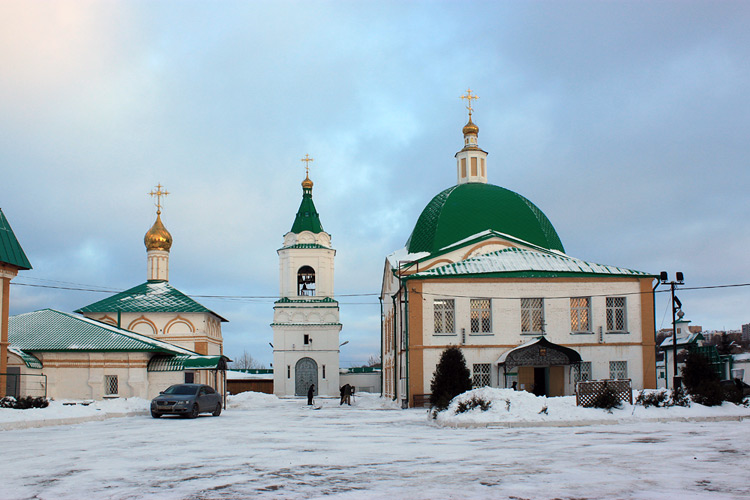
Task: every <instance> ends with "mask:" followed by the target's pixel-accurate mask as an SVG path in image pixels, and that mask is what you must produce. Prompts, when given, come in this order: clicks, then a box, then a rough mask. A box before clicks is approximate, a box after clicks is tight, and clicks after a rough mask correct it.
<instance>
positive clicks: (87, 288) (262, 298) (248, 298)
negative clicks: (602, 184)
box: [10, 280, 750, 305]
mask: <svg viewBox="0 0 750 500" xmlns="http://www.w3.org/2000/svg"><path fill="white" fill-rule="evenodd" d="M44 281H50V282H52V283H69V282H64V281H54V280H44ZM10 284H11V285H14V286H27V287H33V288H47V289H53V290H67V291H78V292H94V293H122V292H123V290H114V289H107V288H99V287H97V285H81V286H79V287H75V286H59V285H43V284H34V283H18V282H11V283H10ZM72 284H75V283H72ZM747 286H750V283H735V284H724V285H705V286H694V287H680V290H681V291H690V290H712V289H719V288H740V287H747ZM91 287H94V288H91ZM667 292H669V290H656V291H655V292H654V293H657V294H658V293H667ZM418 293H420V294H421V295H423V296H426V295H429V296H434V297H455V298H476V297H477V295H476V294H473V295H457V294H443V293H435V292H418ZM649 293H651V292H648V291H644V292H640V291H639V292H626V293H618V294H616V295H620V296H622V295H644V294H649ZM186 295H187V296H188V297H191V298H201V299H213V300H226V301H237V302H254V301H255V302H266V301H271V300H273V301H275V300H277V299H278V298H279V297H278V296H277V295H198V294H196V295H190V294H186ZM611 295H612V293H611V292H610V293H603V294H594V295H587V296H588V297H609V296H611ZM377 296H380V293H377V292H371V293H344V294H338V295H334V297H377ZM483 298H492V299H506V300H518V299H522V298H528V297H520V296H519V297H504V296H503V297H501V296H490V297H488V296H484V297H483ZM544 298H546V299H567V298H570V295H560V296H552V297H549V296H548V297H544ZM340 304H344V305H378V304H379V303H378V302H340Z"/></svg>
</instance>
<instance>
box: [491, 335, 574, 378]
mask: <svg viewBox="0 0 750 500" xmlns="http://www.w3.org/2000/svg"><path fill="white" fill-rule="evenodd" d="M580 362H581V355H580V354H578V352H576V351H575V350H573V349H571V348H569V347H563V346H561V345H558V344H553V343H552V342H550V341H549V340H547V339H546V338H544V337H537V338H535V339H534V340H531V341H529V342H526V343H525V344H521V345H519V346H518V347H514V348H513V349H510V350H508V351H505V352H504V353H503V354H502V355H501V356H500V357H499V358H497V361H496V362H495V363H496V364H497V365H503V367H504V369H505V371H506V372H508V371H509V370H512V369H513V368H516V367H519V366H559V365H573V364H578V363H580Z"/></svg>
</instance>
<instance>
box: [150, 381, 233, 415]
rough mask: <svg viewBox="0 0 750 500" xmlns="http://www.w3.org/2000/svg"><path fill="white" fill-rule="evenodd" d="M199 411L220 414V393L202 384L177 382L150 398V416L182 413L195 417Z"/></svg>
mask: <svg viewBox="0 0 750 500" xmlns="http://www.w3.org/2000/svg"><path fill="white" fill-rule="evenodd" d="M200 413H211V414H213V416H214V417H218V416H219V415H221V395H220V394H219V393H218V392H216V391H215V390H214V389H213V387H210V386H208V385H203V384H177V385H173V386H171V387H170V388H169V389H167V390H166V391H163V392H161V393H159V396H156V397H155V398H154V399H153V400H151V416H152V417H154V418H159V417H161V416H162V415H182V416H183V417H188V418H196V417H197V416H198V415H199V414H200Z"/></svg>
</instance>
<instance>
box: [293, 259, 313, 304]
mask: <svg viewBox="0 0 750 500" xmlns="http://www.w3.org/2000/svg"><path fill="white" fill-rule="evenodd" d="M297 295H306V296H309V297H312V296H313V295H315V269H313V268H312V267H310V266H302V267H300V268H299V271H297Z"/></svg>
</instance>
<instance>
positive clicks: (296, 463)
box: [0, 394, 750, 500]
mask: <svg viewBox="0 0 750 500" xmlns="http://www.w3.org/2000/svg"><path fill="white" fill-rule="evenodd" d="M320 404H321V405H322V408H321V409H320V410H312V409H310V408H309V407H306V406H305V405H304V401H301V400H278V399H276V398H275V397H273V396H267V395H260V394H248V395H242V396H241V397H238V398H235V399H234V400H233V402H232V404H231V406H232V407H230V408H229V409H228V410H226V411H225V412H224V413H223V414H222V415H221V417H218V418H216V417H211V416H202V417H200V418H198V419H196V420H183V419H179V418H161V419H158V420H157V419H152V418H150V417H147V416H134V417H127V418H115V419H109V420H105V421H95V422H89V423H83V424H76V425H67V426H55V427H45V428H36V429H23V430H12V431H4V432H0V439H1V440H2V444H3V452H4V453H3V455H4V457H5V458H6V461H5V462H4V464H3V467H2V472H3V473H2V485H3V487H2V488H0V498H2V499H27V498H39V499H68V498H70V499H72V498H76V499H80V498H112V499H131V498H157V499H214V498H232V499H235V498H261V499H265V498H292V499H296V498H322V497H325V498H336V499H361V498H364V499H389V500H392V499H400V498H408V499H436V498H478V499H484V498H486V499H490V498H491V499H510V498H529V499H531V498H534V499H552V498H564V499H573V498H586V499H597V498H628V499H631V498H632V499H662V498H664V499H666V498H669V499H670V500H675V499H689V498H711V499H715V498H718V499H724V498H727V499H728V498H732V499H740V498H743V499H745V498H748V497H750V483H749V482H748V481H747V479H746V471H747V470H748V469H749V468H750V439H748V433H749V431H750V422H748V421H747V420H746V421H743V422H737V421H734V422H676V423H658V422H650V421H633V422H632V423H630V422H628V423H621V424H618V425H606V426H604V425H600V426H581V427H564V428H558V427H532V428H521V429H507V428H456V427H440V426H437V425H435V424H434V422H431V421H429V420H428V419H427V418H426V411H425V410H420V409H412V410H397V409H392V408H390V407H389V404H388V403H387V402H383V400H380V399H379V398H376V397H374V396H363V397H358V398H356V401H355V403H354V405H353V406H352V407H340V406H339V405H338V401H334V400H322V401H320ZM519 405H520V403H519ZM639 409H640V408H639ZM597 411H598V410H597ZM8 458H10V460H8Z"/></svg>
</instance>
